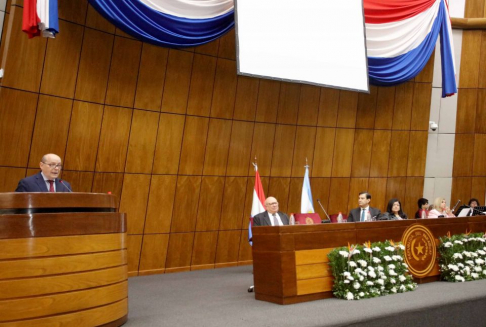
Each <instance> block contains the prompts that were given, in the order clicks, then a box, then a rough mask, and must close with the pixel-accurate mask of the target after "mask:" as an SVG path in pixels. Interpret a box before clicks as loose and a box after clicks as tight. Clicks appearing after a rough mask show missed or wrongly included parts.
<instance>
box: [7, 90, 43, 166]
mask: <svg viewBox="0 0 486 327" xmlns="http://www.w3.org/2000/svg"><path fill="white" fill-rule="evenodd" d="M37 98H38V95H37V94H34V93H28V92H22V91H16V90H11V89H6V88H3V87H2V88H0V108H2V110H0V153H1V154H2V155H1V156H0V165H1V166H18V167H26V166H27V160H28V159H29V150H30V142H31V137H32V130H33V128H34V120H35V113H36V107H37Z"/></svg>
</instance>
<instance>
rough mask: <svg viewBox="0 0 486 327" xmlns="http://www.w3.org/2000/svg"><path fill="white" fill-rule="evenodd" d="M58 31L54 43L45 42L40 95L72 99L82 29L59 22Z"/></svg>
mask: <svg viewBox="0 0 486 327" xmlns="http://www.w3.org/2000/svg"><path fill="white" fill-rule="evenodd" d="M59 30H62V33H59V34H58V35H56V40H55V42H53V41H54V40H52V41H51V42H47V51H46V59H45V61H44V69H43V73H42V84H41V93H44V94H52V95H57V96H61V97H65V98H73V96H74V88H75V83H76V77H77V74H78V65H79V57H80V52H81V42H82V41H83V32H84V28H83V27H82V26H79V25H76V24H72V23H68V22H65V21H62V20H60V21H59ZM67 58H69V59H68V60H66V59H67Z"/></svg>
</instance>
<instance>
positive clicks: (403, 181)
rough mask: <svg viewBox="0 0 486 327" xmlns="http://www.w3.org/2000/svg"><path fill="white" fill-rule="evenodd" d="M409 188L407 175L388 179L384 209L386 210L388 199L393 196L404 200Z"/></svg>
mask: <svg viewBox="0 0 486 327" xmlns="http://www.w3.org/2000/svg"><path fill="white" fill-rule="evenodd" d="M406 190H407V178H406V177H393V178H388V179H387V185H386V202H385V205H384V206H383V208H382V209H381V210H382V211H384V210H386V207H387V204H388V201H390V199H392V198H396V199H399V200H400V201H402V204H403V199H405V194H406Z"/></svg>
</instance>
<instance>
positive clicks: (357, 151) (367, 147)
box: [351, 129, 373, 177]
mask: <svg viewBox="0 0 486 327" xmlns="http://www.w3.org/2000/svg"><path fill="white" fill-rule="evenodd" d="M372 146H373V131H372V130H366V129H363V130H360V129H358V130H356V133H355V135H354V147H353V157H352V158H353V163H352V166H351V177H368V176H369V175H370V165H371V148H372Z"/></svg>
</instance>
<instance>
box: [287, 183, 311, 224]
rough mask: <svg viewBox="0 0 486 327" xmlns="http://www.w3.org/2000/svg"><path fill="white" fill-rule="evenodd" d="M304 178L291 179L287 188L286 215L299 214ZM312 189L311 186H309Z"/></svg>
mask: <svg viewBox="0 0 486 327" xmlns="http://www.w3.org/2000/svg"><path fill="white" fill-rule="evenodd" d="M303 182H304V178H291V179H290V188H289V200H288V206H287V214H288V215H289V216H290V214H291V213H300V209H301V206H300V203H301V199H302V184H303ZM311 187H312V184H311Z"/></svg>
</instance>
